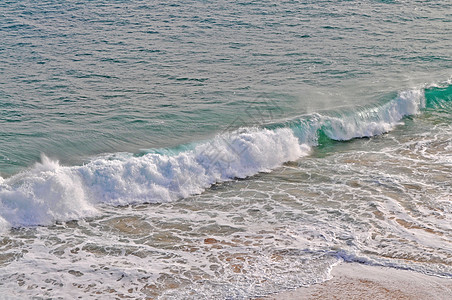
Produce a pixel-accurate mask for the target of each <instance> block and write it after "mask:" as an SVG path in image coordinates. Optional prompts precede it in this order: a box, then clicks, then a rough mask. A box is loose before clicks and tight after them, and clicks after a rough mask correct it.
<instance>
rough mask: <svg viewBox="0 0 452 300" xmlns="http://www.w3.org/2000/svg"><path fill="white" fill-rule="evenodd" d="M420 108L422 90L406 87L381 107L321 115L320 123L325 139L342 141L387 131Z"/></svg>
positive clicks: (422, 95) (416, 112)
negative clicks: (326, 136)
mask: <svg viewBox="0 0 452 300" xmlns="http://www.w3.org/2000/svg"><path fill="white" fill-rule="evenodd" d="M424 107H425V99H424V92H423V91H421V90H408V91H404V92H402V93H400V94H399V96H398V97H397V98H396V99H394V100H392V101H390V102H388V103H386V104H384V105H382V106H378V107H373V108H364V109H362V110H358V111H357V112H355V113H352V114H350V113H342V114H339V116H324V117H322V118H321V120H320V122H321V124H322V125H323V126H324V127H323V130H324V132H325V134H326V135H328V137H329V138H331V139H334V140H340V141H346V140H350V139H352V138H360V137H371V136H375V135H380V134H383V133H386V132H389V131H391V130H392V129H393V128H394V127H395V126H397V125H399V124H401V120H402V119H403V117H405V116H410V115H416V114H419V113H420V111H421V109H422V108H424Z"/></svg>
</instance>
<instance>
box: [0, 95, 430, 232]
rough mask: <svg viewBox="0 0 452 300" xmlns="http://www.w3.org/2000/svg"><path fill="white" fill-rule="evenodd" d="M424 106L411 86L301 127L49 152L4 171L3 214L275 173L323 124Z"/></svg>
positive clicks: (69, 212)
mask: <svg viewBox="0 0 452 300" xmlns="http://www.w3.org/2000/svg"><path fill="white" fill-rule="evenodd" d="M423 107H425V99H424V95H423V92H422V91H421V90H410V91H406V92H402V93H400V95H399V96H398V97H397V98H396V99H394V100H392V101H390V102H388V103H385V104H384V105H382V106H380V107H378V106H375V107H368V108H362V109H358V110H356V111H354V112H352V113H348V114H340V113H337V114H332V115H328V114H325V115H321V114H316V115H313V116H306V117H303V118H302V119H298V120H295V121H291V122H289V123H298V125H296V126H295V128H290V127H288V128H278V129H274V130H269V129H265V128H240V129H238V130H237V131H234V132H230V133H229V132H228V133H223V134H222V135H218V136H217V137H215V138H214V139H213V140H211V141H206V142H201V143H199V144H198V145H194V146H192V148H193V149H189V150H188V149H187V150H185V151H182V152H180V153H177V154H173V155H167V154H157V153H149V154H145V155H143V156H140V157H134V156H133V155H132V154H126V153H122V154H121V155H112V156H110V157H102V158H97V159H94V160H92V161H91V162H89V163H87V164H85V165H83V166H74V167H67V166H61V165H60V164H59V163H58V161H53V160H51V159H49V158H48V157H46V156H45V155H44V154H43V155H42V158H41V162H40V163H37V164H36V165H35V166H34V167H32V168H31V169H30V170H27V171H24V172H22V173H19V174H17V175H14V176H12V177H10V178H8V179H6V180H5V179H3V178H0V179H1V181H0V184H1V190H0V199H1V207H0V208H1V210H0V211H1V216H2V219H0V220H1V221H2V223H3V224H9V225H11V226H13V227H17V226H29V225H51V224H53V223H55V222H56V221H70V220H77V219H81V218H83V217H92V216H95V215H96V214H97V213H98V211H97V209H96V205H97V204H99V203H104V204H109V205H116V206H121V205H122V206H126V205H131V204H138V203H160V202H168V201H174V200H178V199H181V198H186V197H188V196H191V195H194V194H199V193H202V192H203V191H204V190H205V189H206V188H208V187H210V186H211V185H213V184H215V183H219V182H223V181H227V180H232V179H235V178H246V177H248V176H252V175H255V174H257V173H258V172H270V171H271V170H272V169H274V168H276V167H280V166H281V165H282V164H283V163H284V162H288V161H295V160H297V159H299V158H300V157H301V156H303V155H307V154H309V152H310V148H311V147H312V146H316V145H317V142H318V135H319V131H320V130H322V131H323V133H324V134H326V135H327V136H328V137H329V138H330V139H332V140H338V141H346V140H350V139H353V138H362V137H371V136H374V135H379V134H383V133H385V132H388V131H390V130H391V129H392V128H394V126H396V125H398V124H401V121H402V118H403V117H405V116H410V115H415V114H418V113H420V112H421V108H423ZM5 227H6V226H5V225H4V226H3V228H5Z"/></svg>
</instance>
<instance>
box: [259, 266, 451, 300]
mask: <svg viewBox="0 0 452 300" xmlns="http://www.w3.org/2000/svg"><path fill="white" fill-rule="evenodd" d="M331 275H332V277H333V278H332V279H330V280H328V281H326V282H324V283H321V284H316V285H313V286H310V287H305V288H299V289H296V290H293V291H289V292H284V293H280V294H277V295H273V296H270V297H267V298H265V299H266V300H271V299H278V300H279V299H288V300H289V299H378V300H386V299H388V300H389V299H391V300H392V299H416V300H423V299H428V300H433V299H435V300H436V299H444V300H450V299H452V279H448V278H439V277H434V276H428V275H424V274H420V273H416V272H412V271H406V270H397V269H393V268H385V267H375V266H367V265H362V264H356V263H342V264H340V265H338V266H336V267H334V269H333V270H332V272H331Z"/></svg>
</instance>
